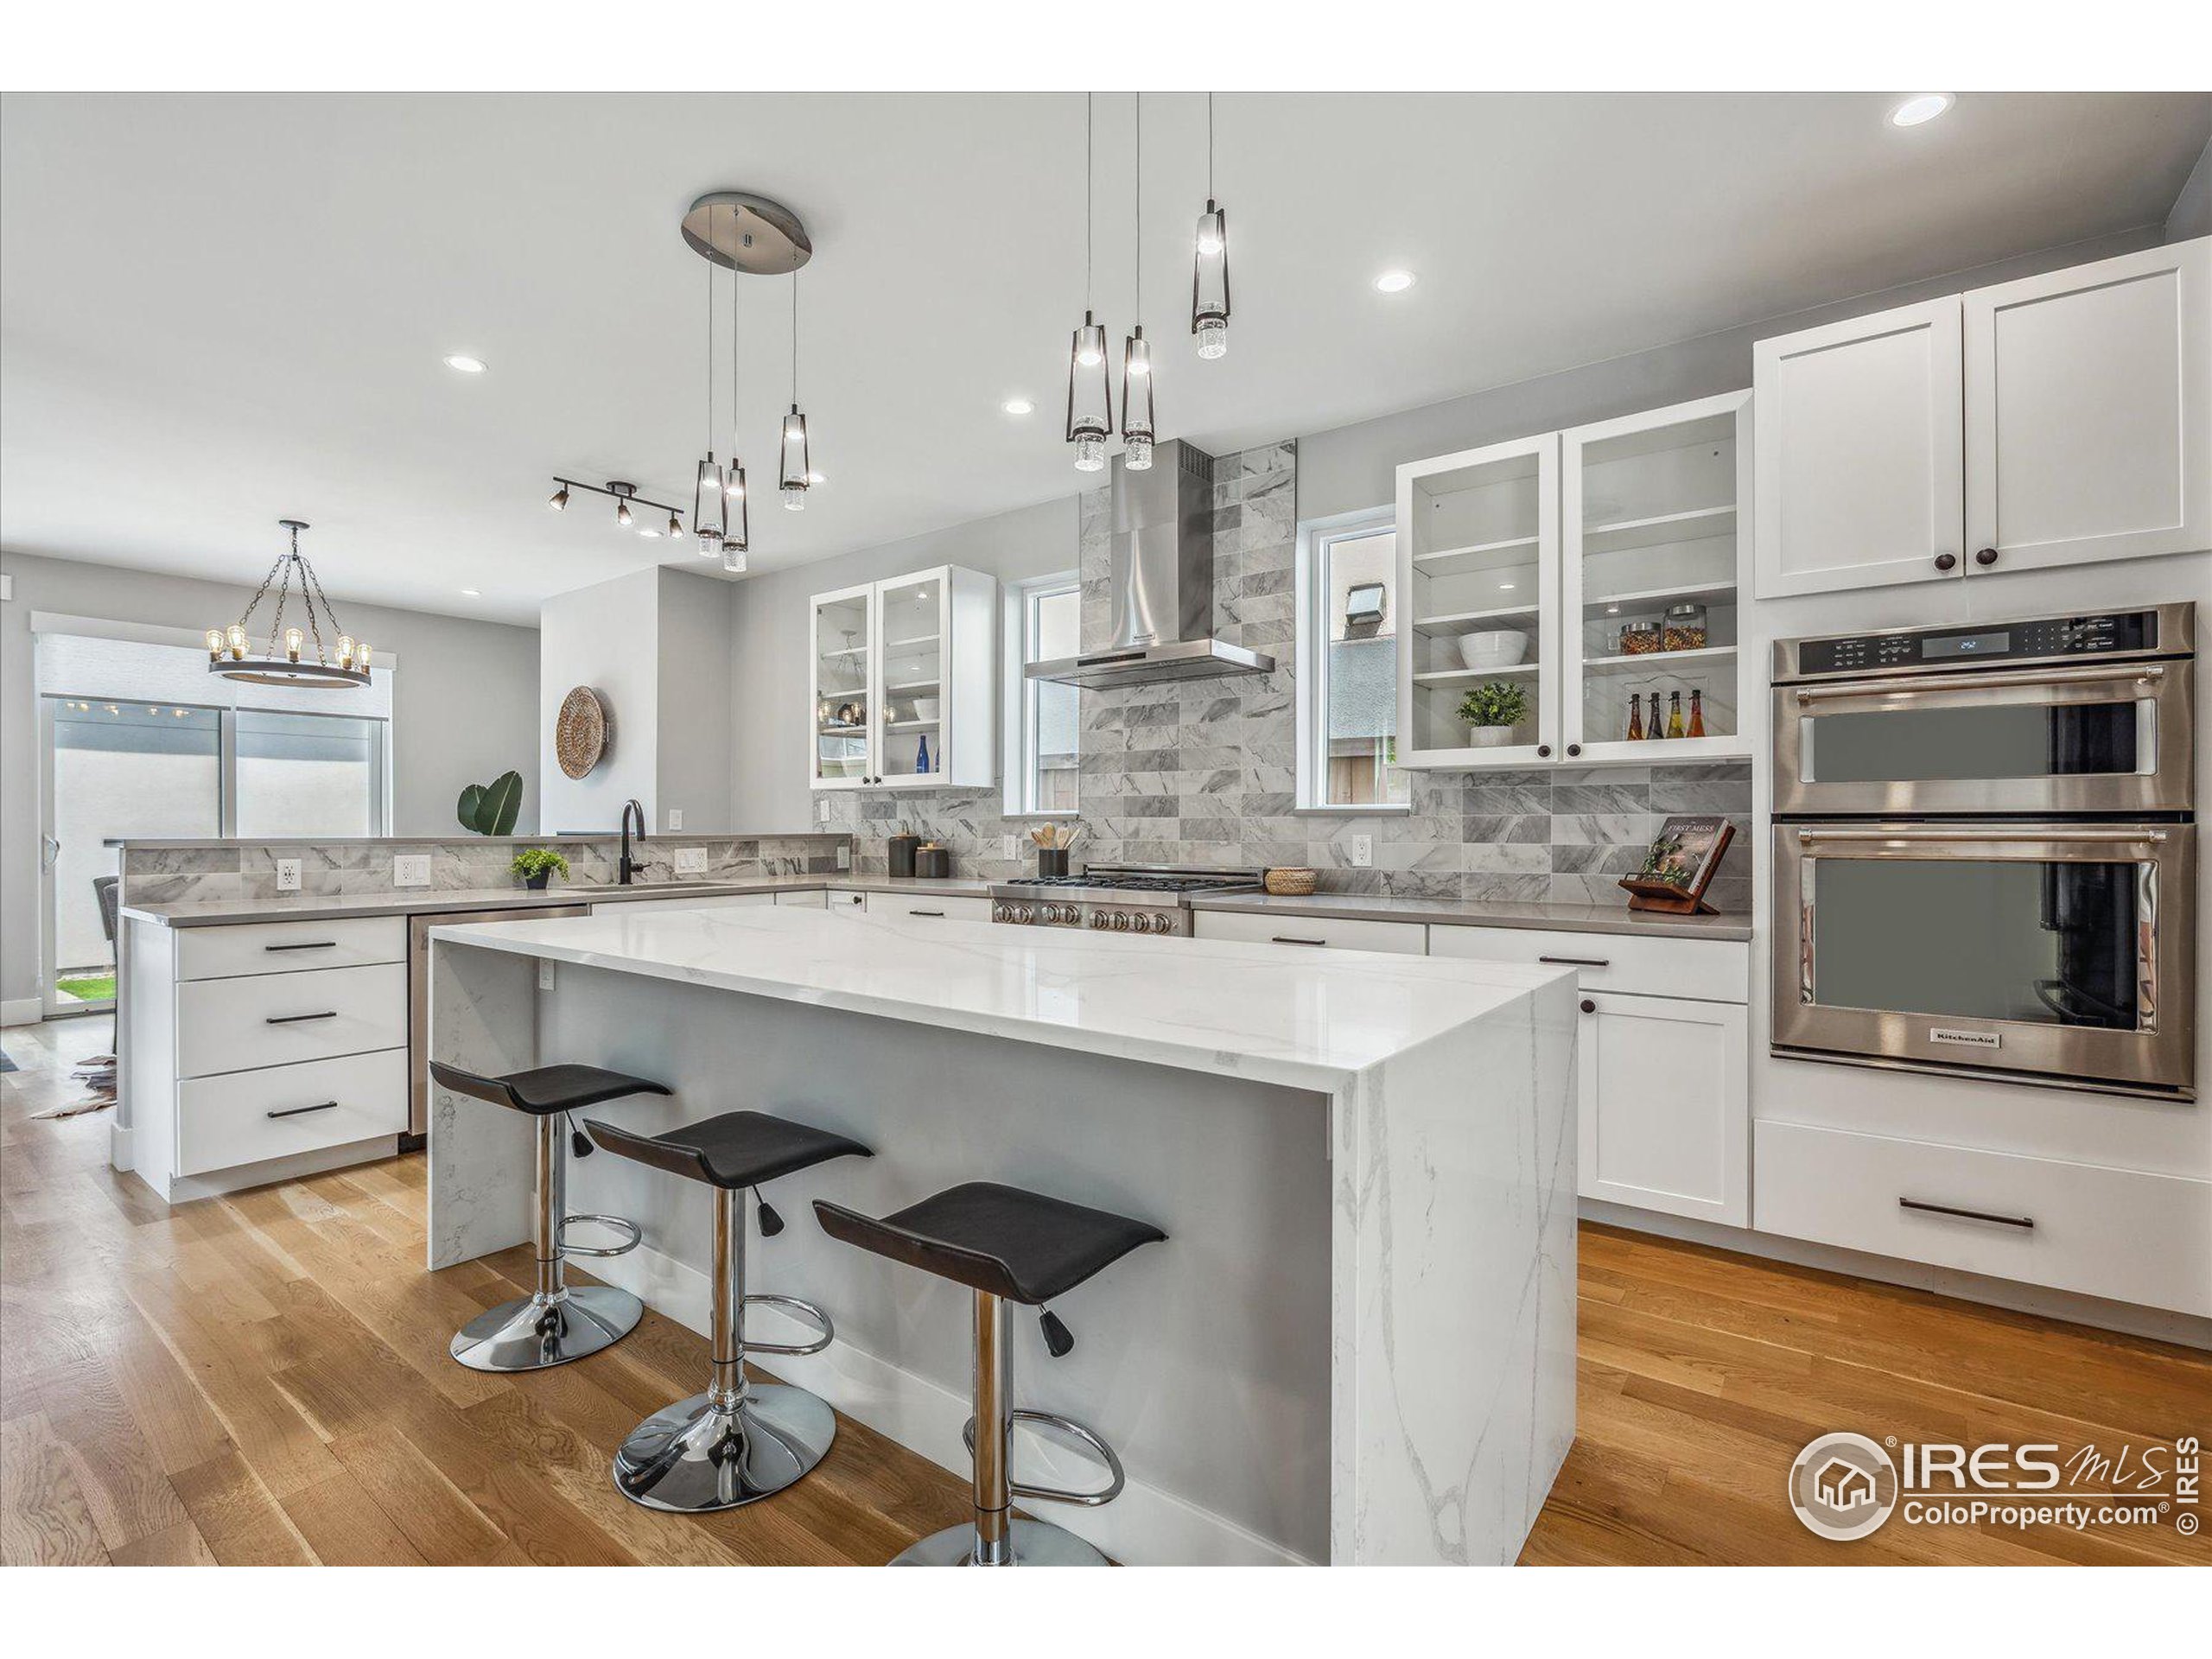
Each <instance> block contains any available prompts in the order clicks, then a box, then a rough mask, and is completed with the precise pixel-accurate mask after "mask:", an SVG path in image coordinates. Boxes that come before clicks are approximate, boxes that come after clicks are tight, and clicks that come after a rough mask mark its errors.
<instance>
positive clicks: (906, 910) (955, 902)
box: [861, 893, 991, 922]
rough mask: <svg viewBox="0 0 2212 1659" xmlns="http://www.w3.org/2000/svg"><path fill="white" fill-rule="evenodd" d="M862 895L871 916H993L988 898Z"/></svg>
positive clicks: (967, 919)
mask: <svg viewBox="0 0 2212 1659" xmlns="http://www.w3.org/2000/svg"><path fill="white" fill-rule="evenodd" d="M861 896H862V897H865V898H866V899H867V900H868V914H869V915H871V916H918V917H923V918H928V919H930V920H942V921H951V922H988V921H989V920H990V919H991V901H990V900H989V899H957V898H939V897H934V896H932V895H931V894H929V893H867V894H863V895H861Z"/></svg>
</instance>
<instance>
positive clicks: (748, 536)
mask: <svg viewBox="0 0 2212 1659" xmlns="http://www.w3.org/2000/svg"><path fill="white" fill-rule="evenodd" d="M707 276H708V280H709V281H712V280H713V278H714V267H713V266H711V265H709V267H708V268H707ZM793 280H794V281H796V280H797V278H796V277H794V278H793ZM744 287H745V273H744V272H743V271H741V270H739V269H738V268H737V266H736V265H734V264H733V265H731V266H730V268H729V426H730V435H729V470H728V473H726V474H724V475H723V478H722V494H723V498H724V500H725V504H726V505H724V508H723V524H722V544H721V550H720V551H721V556H722V569H724V570H726V571H728V573H729V574H730V575H734V576H738V575H744V574H745V556H746V552H747V549H749V548H750V547H751V545H752V543H753V508H752V506H751V505H750V504H749V503H748V502H747V500H746V497H745V463H744V462H743V461H741V460H739V459H738V443H737V431H738V428H739V427H740V426H741V425H742V424H744V420H745V417H744V416H743V415H741V413H740V412H739V407H738V401H737V338H738V328H737V315H738V296H739V295H740V294H741V292H743V290H744Z"/></svg>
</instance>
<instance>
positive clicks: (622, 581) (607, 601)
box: [537, 566, 660, 834]
mask: <svg viewBox="0 0 2212 1659" xmlns="http://www.w3.org/2000/svg"><path fill="white" fill-rule="evenodd" d="M537 633H538V680H537V686H538V705H539V709H538V713H539V719H538V722H537V733H538V764H537V777H538V808H537V827H538V828H539V829H543V830H544V831H546V832H547V833H549V834H564V833H570V832H579V831H582V830H601V829H603V830H612V829H614V828H615V826H616V825H617V824H619V823H620V822H621V817H622V804H623V803H624V802H625V801H628V800H632V799H634V800H637V801H639V802H642V803H643V804H644V805H645V816H646V820H647V822H648V823H651V822H652V814H653V797H654V789H653V783H654V779H655V778H656V776H657V775H658V771H659V761H658V743H659V730H660V671H659V667H658V662H659V653H660V570H659V567H658V566H649V567H647V568H646V569H643V570H632V571H631V572H630V573H629V574H628V575H621V576H617V577H615V578H614V579H613V581H611V582H594V584H593V585H592V586H590V587H588V588H577V589H576V590H575V592H573V593H567V594H560V595H559V596H557V597H556V598H553V599H549V600H547V601H545V604H544V606H543V607H542V608H541V609H540V610H539V612H538V617H537ZM579 685H588V686H589V687H590V688H591V689H592V690H594V691H596V692H598V693H599V700H600V702H601V703H602V704H604V705H605V707H606V709H607V751H606V753H605V754H604V755H603V756H602V757H601V760H600V763H599V765H598V766H596V767H594V769H593V770H592V771H591V772H588V773H587V774H586V775H585V776H583V777H582V778H570V777H569V776H568V775H567V774H566V773H565V772H563V771H562V770H561V763H560V761H559V760H557V759H556V757H555V755H554V752H553V728H554V721H556V719H557V718H558V716H559V715H560V712H561V700H562V698H563V697H565V696H568V695H569V690H571V689H572V688H573V687H575V686H579Z"/></svg>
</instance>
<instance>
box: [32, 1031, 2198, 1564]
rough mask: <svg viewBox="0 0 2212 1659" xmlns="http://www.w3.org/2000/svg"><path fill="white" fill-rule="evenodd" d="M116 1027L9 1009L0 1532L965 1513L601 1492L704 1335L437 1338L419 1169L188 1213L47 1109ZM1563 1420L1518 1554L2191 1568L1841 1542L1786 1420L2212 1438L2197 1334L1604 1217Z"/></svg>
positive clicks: (2064, 1435) (535, 1538)
mask: <svg viewBox="0 0 2212 1659" xmlns="http://www.w3.org/2000/svg"><path fill="white" fill-rule="evenodd" d="M108 1041H109V1025H108V1022H107V1021H106V1020H77V1021H73V1022H56V1023H54V1024H50V1025H47V1026H43V1027H17V1028H15V1029H11V1030H9V1031H7V1032H6V1033H4V1035H0V1043H4V1046H6V1048H7V1051H8V1052H9V1053H10V1055H11V1056H12V1057H13V1058H15V1060H16V1064H17V1065H20V1066H21V1067H22V1068H23V1069H22V1071H16V1072H12V1073H7V1074H0V1094H3V1095H4V1102H3V1103H0V1560H5V1561H7V1562H9V1563H10V1564H13V1563H19V1562H47V1563H67V1562H85V1563H99V1562H115V1563H118V1564H132V1563H137V1564H152V1563H181V1562H201V1563H206V1562H217V1561H219V1562H267V1563H277V1562H310V1561H324V1562H331V1563H405V1564H412V1563H416V1562H427V1563H437V1564H445V1563H486V1564H490V1563H525V1562H541V1563H549V1564H550V1563H569V1564H576V1565H583V1564H587V1563H589V1564H600V1563H608V1564H613V1563H626V1562H654V1563H689V1562H698V1563H706V1564H715V1563H814V1562H823V1563H836V1562H852V1561H862V1562H869V1561H880V1560H885V1559H886V1558H887V1557H889V1556H891V1555H893V1554H896V1553H897V1552H898V1551H899V1549H901V1548H904V1547H905V1546H906V1544H907V1543H908V1542H910V1541H912V1540H913V1539H915V1538H917V1537H918V1536H921V1535H924V1534H925V1533H929V1532H931V1531H934V1530H936V1529H938V1528H940V1527H944V1526H949V1525H951V1524H952V1523H954V1522H957V1521H958V1520H959V1519H960V1518H961V1517H962V1516H963V1514H964V1513H965V1509H966V1505H965V1489H964V1486H963V1483H961V1482H960V1481H958V1480H957V1479H955V1478H953V1477H952V1476H950V1475H949V1474H947V1473H946V1472H945V1471H943V1470H941V1469H939V1468H938V1467H937V1466H936V1465H933V1464H931V1463H928V1462H927V1461H925V1460H924V1459H921V1458H919V1457H917V1456H915V1455H914V1454H912V1452H906V1450H904V1449H903V1448H901V1447H899V1446H895V1445H893V1444H892V1443H891V1442H890V1441H888V1440H885V1439H884V1438H883V1437H882V1436H880V1435H879V1434H876V1433H874V1432H873V1431H871V1430H869V1429H868V1428H866V1427H862V1426H861V1425H860V1424H857V1423H855V1422H853V1421H850V1420H847V1419H841V1420H840V1424H839V1429H838V1437H837V1442H836V1446H835V1447H834V1448H833V1449H832V1451H831V1452H830V1454H829V1458H828V1459H826V1460H825V1461H824V1462H823V1465H822V1466H821V1468H820V1469H819V1470H817V1471H816V1473H815V1474H814V1475H813V1476H812V1477H810V1478H809V1479H808V1480H806V1481H804V1482H803V1483H802V1484H800V1485H798V1486H797V1487H795V1488H793V1489H792V1490H791V1491H789V1492H787V1493H785V1494H784V1495H782V1496H781V1497H778V1498H777V1499H775V1500H774V1501H773V1502H772V1503H764V1504H759V1505H755V1506H753V1507H752V1508H748V1509H746V1510H739V1511H736V1512H734V1513H732V1514H727V1515H723V1516H701V1517H677V1516H664V1515H658V1514H654V1513H651V1512H649V1511H646V1510H640V1509H638V1508H635V1507H633V1506H632V1505H631V1504H629V1503H626V1502H625V1501H624V1500H623V1499H622V1498H620V1497H618V1496H617V1495H616V1494H615V1492H614V1490H613V1486H612V1485H611V1484H609V1481H608V1479H607V1459H608V1457H609V1455H610V1453H611V1452H612V1449H613V1446H614V1443H615V1442H616V1441H617V1440H620V1437H621V1436H622V1434H623V1433H625V1432H626V1430H627V1429H628V1428H629V1427H631V1426H632V1424H633V1423H634V1422H635V1421H637V1420H638V1419H639V1418H640V1417H642V1416H644V1415H645V1414H646V1413H647V1412H649V1411H652V1410H654V1409H657V1408H659V1407H660V1406H663V1405H665V1404H666V1403H668V1402H670V1401H671V1400H674V1399H677V1398H678V1397H679V1396H681V1395H686V1394H690V1393H691V1392H694V1391H695V1390H696V1389H697V1388H698V1386H699V1383H700V1378H701V1376H702V1375H703V1373H704V1370H705V1366H706V1353H705V1344H704V1342H703V1340H702V1338H698V1337H696V1336H695V1335H693V1334H692V1333H691V1332H689V1331H687V1330H684V1329H683V1327H681V1326H679V1325H675V1324H673V1323H672V1322H671V1321H669V1320H667V1319H663V1318H661V1317H660V1316H658V1315H655V1314H651V1313H649V1314H648V1315H647V1316H646V1319H645V1324H644V1325H641V1326H640V1327H639V1330H638V1331H637V1332H635V1333H634V1334H633V1335H632V1336H631V1337H630V1338H628V1339H626V1341H624V1342H622V1343H621V1344H618V1345H617V1346H616V1347H614V1348H612V1349H610V1350H608V1351H607V1352H605V1353H603V1354H600V1355H597V1356H594V1357H593V1358H591V1359H589V1360H586V1361H582V1362H580V1363H576V1364H575V1365H571V1366H567V1367H563V1369H561V1370H556V1371H550V1372H545V1373H543V1374H541V1375H538V1376H530V1377H524V1378H519V1379H518V1378H508V1377H496V1376H481V1375H479V1374H478V1373H475V1372H473V1371H468V1370H463V1369H462V1368H461V1367H460V1366H458V1365H456V1364H454V1363H453V1362H452V1360H451V1359H450V1358H448V1356H447V1352H446V1344H447V1342H448V1339H449V1338H450V1337H451V1335H452V1333H453V1332H454V1329H455V1328H457V1327H458V1326H459V1325H461V1324H463V1323H465V1322H466V1321H467V1319H469V1318H470V1317H472V1316H473V1315H474V1313H477V1312H478V1311H479V1310H480V1309H481V1308H483V1307H486V1306H490V1305H492V1304H493V1303H494V1302H497V1301H499V1300H504V1299H505V1298H507V1297H509V1296H512V1295H514V1294H518V1291H519V1289H520V1288H521V1287H523V1285H524V1280H525V1279H526V1277H527V1274H528V1271H529V1263H528V1262H527V1261H526V1260H525V1259H524V1252H521V1251H510V1252H507V1253H505V1255H501V1256H498V1257H494V1258H492V1259H490V1260H488V1261H486V1262H474V1263H470V1264H468V1265H466V1266H463V1267H460V1268H453V1269H451V1270H449V1271H448V1272H445V1273H441V1274H435V1275H433V1274H426V1273H424V1272H423V1268H422V1244H421V1240H422V1229H423V1211H424V1191H423V1182H424V1176H425V1161H424V1160H423V1159H422V1158H420V1157H412V1158H395V1159H391V1160H387V1161H385V1162H382V1163H378V1164H373V1165H370V1166H365V1167H363V1168H359V1169H353V1170H347V1171H344V1172H342V1173H335V1174H330V1175H322V1176H317V1177H315V1178H313V1179H308V1180H302V1181H296V1182H290V1183H287V1184H284V1185H278V1186H273V1187H265V1188H262V1189H259V1190H257V1191H255V1192H243V1193H238V1194H236V1195H234V1196H232V1197H230V1198H220V1199H213V1200H207V1201H203V1202H200V1203H197V1204H190V1205H178V1206H175V1207H174V1208H172V1207H171V1206H169V1205H164V1204H162V1202H161V1201H160V1200H158V1199H156V1198H155V1197H154V1196H153V1195H152V1194H151V1193H150V1192H148V1191H147V1189H146V1188H145V1187H144V1186H143V1185H140V1184H139V1183H138V1182H137V1180H136V1179H132V1178H129V1177H122V1176H118V1175H116V1174H114V1173H112V1172H111V1171H110V1170H109V1168H108V1167H107V1164H106V1146H107V1139H108V1116H107V1114H105V1113H99V1114H93V1115H90V1116H84V1117H79V1118H73V1119H64V1120H41V1121H32V1120H31V1119H30V1117H29V1114H30V1113H31V1112H33V1111H35V1110H38V1109H41V1108H42V1107H44V1106H47V1105H49V1104H53V1103H56V1102H58V1101H60V1100H62V1099H66V1098H70V1097H73V1095H74V1092H75V1090H73V1086H72V1085H71V1084H69V1083H68V1081H67V1070H68V1067H69V1065H72V1064H73V1063H74V1061H75V1059H76V1058H79V1057H81V1056H82V1055H84V1054H86V1053H90V1052H95V1051H96V1050H99V1049H101V1048H104V1047H105V1046H106V1045H107V1043H108ZM1580 1341H1581V1350H1580V1434H1579V1438H1578V1439H1577V1441H1576V1444H1575V1447H1574V1451H1573V1454H1572V1455H1571V1456H1570V1457H1569V1458H1568V1459H1567V1466H1566V1468H1565V1469H1564V1470H1563V1471H1561V1473H1560V1478H1559V1481H1558V1484H1557V1485H1556V1486H1555V1487H1554V1491H1553V1494H1552V1499H1551V1502H1550V1503H1549V1504H1548V1506H1547V1507H1546V1509H1545V1511H1544V1514H1543V1516H1542V1518H1541V1520H1540V1522H1538V1524H1537V1527H1536V1529H1535V1533H1534V1535H1532V1536H1531V1538H1530V1539H1529V1545H1528V1548H1527V1551H1526V1553H1525V1554H1524V1556H1523V1559H1524V1560H1528V1561H1530V1562H1536V1563H1566V1562H1615V1563H1645V1562H1651V1563H1657V1562H1675V1563H1697V1562H1713V1563H1727V1562H1827V1561H1847V1562H1901V1561H1950V1562H1959V1561H1989V1562H2004V1561H2054V1560H2057V1561H2069V1560H2080V1561H2112V1562H2128V1561H2154V1560H2193V1561H2198V1562H2205V1561H2212V1553H2208V1551H2207V1550H2206V1549H2205V1548H2202V1544H2203V1540H2202V1538H2199V1539H2196V1540H2188V1539H2182V1538H2178V1537H2177V1536H2176V1535H2175V1533H2174V1532H2173V1530H2172V1529H2171V1528H2170V1527H2163V1526H2162V1527H2159V1528H2157V1529H2147V1530H2145V1531H2140V1532H2138V1531H2132V1530H2131V1531H2128V1532H2125V1533H2121V1532H2119V1531H2116V1530H2115V1531H2096V1530H2090V1531H2074V1530H2070V1529H2057V1528H2045V1529H2038V1530H2031V1531H2028V1532H2014V1531H2008V1530H2000V1529H1996V1528H1994V1527H1989V1526H1982V1527H1965V1526H1961V1527H1952V1528H1942V1529H1925V1528H1908V1527H1904V1526H1903V1525H1900V1524H1897V1523H1896V1522H1892V1523H1891V1525H1889V1526H1888V1527H1885V1529H1883V1530H1882V1531H1880V1532H1879V1533H1877V1534H1876V1535H1874V1536H1873V1537H1872V1538H1871V1539H1868V1540H1866V1541H1863V1542H1860V1543H1856V1544H1834V1543H1827V1542H1825V1541H1822V1540H1821V1539H1818V1538H1816V1537H1815V1536H1814V1535H1812V1534H1810V1533H1809V1532H1807V1531H1806V1530H1805V1529H1803V1528H1802V1526H1800V1525H1799V1523H1798V1522H1797V1521H1796V1518H1795V1517H1794V1516H1792V1514H1791V1513H1790V1511H1789V1506H1788V1504H1787V1503H1786V1502H1785V1501H1784V1498H1783V1483H1784V1478H1785V1476H1786V1474H1787V1471H1788V1470H1789V1464H1790V1461H1791V1459H1793V1458H1795V1457H1796V1453H1797V1452H1798V1450H1799V1448H1800V1447H1802V1446H1803V1445H1804V1443H1805V1442H1806V1441H1807V1440H1810V1439H1812V1438H1813V1437H1814V1436H1815V1435H1816V1434H1819V1433H1825V1432H1827V1431H1829V1430H1832V1429H1842V1428H1853V1429H1858V1430H1859V1431H1860V1432H1862V1433H1869V1434H1872V1435H1874V1436H1876V1437H1880V1436H1882V1435H1885V1434H1892V1433H1893V1434H1896V1435H1897V1436H1898V1437H1899V1438H1900V1439H1904V1440H1959V1441H1962V1442H1965V1443H1967V1444H1973V1443H1974V1442H1977V1441H1982V1440H2016V1441H2017V1440H2049V1441H2056V1442H2058V1443H2060V1444H2061V1445H2063V1446H2067V1447H2069V1448H2071V1447H2074V1446H2079V1445H2081V1444H2083V1443H2086V1442H2094V1443H2095V1444H2096V1445H2097V1446H2100V1447H2101V1448H2104V1449H2106V1450H2107V1451H2108V1452H2109V1451H2111V1450H2113V1449H2116V1448H2117V1446H2119V1445H2120V1444H2123V1443H2128V1442H2132V1443H2133V1444H2134V1445H2135V1446H2137V1447H2139V1448H2140V1447H2141V1446H2144V1445H2145V1443H2146V1442H2148V1441H2152V1440H2171V1439H2173V1438H2174V1437H2175V1436H2176V1435H2178V1434H2182V1433H2196V1434H2198V1435H2200V1436H2203V1437H2205V1438H2208V1439H2212V1360H2208V1359H2207V1357H2204V1356H2202V1355H2199V1354H2195V1353H2191V1352H2190V1351H2186V1350H2183V1349H2178V1348H2172V1347H2167V1346H2164V1345H2161V1344H2156V1343H2151V1342H2144V1341H2138V1340H2135V1339H2132V1338H2122V1337H2112V1336H2106V1335H2103V1334H2101V1333H2098V1332H2089V1331H2085V1330H2082V1329H2079V1328H2076V1327H2073V1326H2067V1325H2054V1324H2051V1323H2050V1322H2048V1321H2043V1320H2037V1319H2028V1318H2024V1317H2021V1316H2018V1315H2013V1314H2009V1313H1999V1312H1997V1311H1995V1310H1992V1309H1987V1308H1982V1307H1978V1306H1972V1305H1968V1304H1965V1303H1960V1302H1955V1301H1949V1300H1945V1299H1943V1298H1941V1297H1936V1296H1930V1295H1927V1294H1921V1293H1917V1292H1912V1291H1904V1290H1897V1289H1893V1288H1891V1287H1886V1286H1881V1285H1875V1284H1870V1283H1866V1282H1864V1281H1857V1280H1852V1279H1847V1278H1842V1277H1840V1276H1837V1275H1834V1274H1821V1273H1814V1272H1808V1271H1805V1270H1802V1269H1798V1268H1785V1267H1781V1266H1777V1265H1773V1264H1770V1263H1765V1262H1757V1261H1752V1260H1750V1259H1747V1258H1744V1257H1738V1256H1732V1255H1726V1254H1723V1253H1721V1252H1719V1251H1713V1250H1707V1249H1699V1248H1697V1247H1694V1246H1689V1245H1681V1244H1675V1243H1669V1242H1667V1241H1663V1240H1659V1239H1654V1238H1649V1237H1644V1236H1637V1235H1634V1234H1630V1233H1624V1232H1619V1231H1616V1230H1611V1229H1605V1228H1598V1227H1590V1228H1586V1229H1585V1230H1584V1231H1583V1235H1582V1271H1581V1311H1580Z"/></svg>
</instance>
